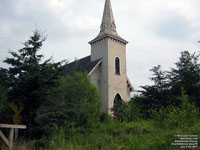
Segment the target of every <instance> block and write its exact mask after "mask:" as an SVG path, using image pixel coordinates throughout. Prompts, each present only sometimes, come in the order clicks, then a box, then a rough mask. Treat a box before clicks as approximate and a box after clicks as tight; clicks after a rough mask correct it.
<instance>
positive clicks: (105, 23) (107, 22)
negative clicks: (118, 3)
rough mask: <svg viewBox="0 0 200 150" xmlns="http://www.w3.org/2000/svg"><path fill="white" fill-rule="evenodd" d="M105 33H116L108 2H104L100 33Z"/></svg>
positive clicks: (107, 0) (108, 0)
mask: <svg viewBox="0 0 200 150" xmlns="http://www.w3.org/2000/svg"><path fill="white" fill-rule="evenodd" d="M106 31H107V32H109V31H110V32H116V25H115V20H114V17H113V12H112V7H111V3H110V0H106V2H105V7H104V13H103V18H102V23H101V30H100V32H106Z"/></svg>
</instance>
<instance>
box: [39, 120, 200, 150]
mask: <svg viewBox="0 0 200 150" xmlns="http://www.w3.org/2000/svg"><path fill="white" fill-rule="evenodd" d="M199 123H200V122H198V123H196V124H195V125H194V126H192V127H188V128H187V129H179V128H178V127H177V128H175V129H170V130H166V129H161V128H158V127H156V126H155V124H154V123H153V121H152V120H149V121H144V120H140V121H136V122H129V123H127V122H118V121H112V122H110V123H108V124H102V123H101V124H99V126H98V128H94V129H93V130H92V131H90V132H85V133H81V132H80V131H78V130H77V128H76V129H73V130H76V131H75V132H73V134H71V136H70V138H66V137H67V135H66V132H65V130H64V129H63V128H60V129H59V130H58V132H57V134H56V135H55V136H54V137H53V138H51V139H50V140H48V141H47V143H46V145H45V148H44V147H42V148H41V149H45V150H54V149H56V150H57V149H58V150H67V149H70V150H135V149H136V150H179V149H180V147H179V146H172V145H171V143H172V142H174V141H175V140H176V137H175V135H177V134H178V135H188V134H194V135H199V136H200V134H199V133H200V132H199V131H200V128H199V127H200V126H199ZM38 149H39V148H38ZM198 149H199V148H196V149H195V150H198Z"/></svg>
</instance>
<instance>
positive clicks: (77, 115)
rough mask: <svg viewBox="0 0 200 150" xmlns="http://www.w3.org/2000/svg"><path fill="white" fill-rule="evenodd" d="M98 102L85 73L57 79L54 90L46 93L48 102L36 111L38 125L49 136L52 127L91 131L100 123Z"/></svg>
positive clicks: (99, 102) (95, 91)
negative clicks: (66, 125)
mask: <svg viewBox="0 0 200 150" xmlns="http://www.w3.org/2000/svg"><path fill="white" fill-rule="evenodd" d="M100 114H101V101H100V96H99V94H98V92H97V89H96V87H95V86H94V85H92V84H91V82H90V80H89V77H88V76H87V74H85V73H74V74H73V75H71V76H66V77H60V79H59V80H58V81H57V86H55V87H54V88H52V89H51V90H50V91H49V95H48V101H47V103H44V104H43V105H42V106H41V107H40V108H39V109H38V111H37V117H36V120H37V122H38V123H39V124H40V125H41V126H42V127H44V128H43V130H45V131H46V133H47V134H49V131H48V130H47V129H50V130H51V126H52V124H56V125H57V126H59V127H64V125H65V124H66V122H69V123H70V122H71V123H72V122H73V123H74V124H75V127H82V128H91V127H92V125H93V124H95V123H96V122H99V119H100Z"/></svg>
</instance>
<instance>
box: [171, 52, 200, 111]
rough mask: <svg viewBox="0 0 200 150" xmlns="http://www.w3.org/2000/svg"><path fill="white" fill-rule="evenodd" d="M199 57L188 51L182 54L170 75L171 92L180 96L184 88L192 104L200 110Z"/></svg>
mask: <svg viewBox="0 0 200 150" xmlns="http://www.w3.org/2000/svg"><path fill="white" fill-rule="evenodd" d="M199 56H200V55H196V54H195V53H193V54H190V53H189V52H188V51H183V52H181V57H180V58H179V61H178V62H177V63H175V65H176V68H172V69H171V71H170V72H169V73H168V78H169V81H170V86H171V92H172V94H173V95H175V96H178V95H179V93H181V88H184V90H185V91H186V94H187V95H188V96H189V99H190V100H191V102H194V103H195V104H196V106H197V107H199V108H200V101H199V97H200V63H199Z"/></svg>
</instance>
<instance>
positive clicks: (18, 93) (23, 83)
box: [4, 30, 62, 137]
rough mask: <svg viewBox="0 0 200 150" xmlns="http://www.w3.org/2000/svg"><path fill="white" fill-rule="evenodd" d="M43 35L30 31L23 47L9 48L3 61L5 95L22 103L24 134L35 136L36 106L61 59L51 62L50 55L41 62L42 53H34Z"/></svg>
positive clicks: (43, 39)
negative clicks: (5, 79)
mask: <svg viewBox="0 0 200 150" xmlns="http://www.w3.org/2000/svg"><path fill="white" fill-rule="evenodd" d="M45 39H46V38H45V37H44V36H42V34H41V33H40V32H39V31H37V30H36V31H34V32H33V35H32V36H31V37H30V39H29V40H28V41H26V42H25V43H23V45H24V48H22V49H20V50H18V53H16V52H13V51H12V52H10V54H11V55H12V57H11V58H6V59H5V61H4V62H5V63H7V64H9V65H10V66H11V67H9V69H8V70H7V73H8V77H9V79H10V82H9V84H8V85H9V88H10V90H9V99H10V100H14V99H20V100H21V101H23V103H24V104H25V107H24V110H23V112H22V120H23V122H22V123H23V124H26V125H27V130H26V131H27V132H26V133H27V136H28V137H35V136H37V134H38V133H37V132H36V131H35V130H34V129H35V128H36V123H35V117H36V110H37V109H38V107H39V106H40V105H41V104H42V103H43V102H44V101H45V100H46V95H47V94H48V89H49V88H50V87H51V86H53V85H54V79H57V77H58V76H59V73H60V69H61V63H62V62H58V63H53V62H52V58H50V59H47V60H46V61H43V62H42V58H43V57H44V56H43V55H40V54H38V52H39V50H40V49H41V47H42V45H43V42H44V41H45Z"/></svg>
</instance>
